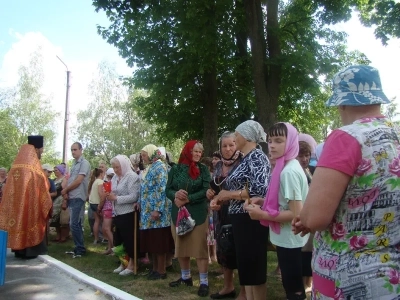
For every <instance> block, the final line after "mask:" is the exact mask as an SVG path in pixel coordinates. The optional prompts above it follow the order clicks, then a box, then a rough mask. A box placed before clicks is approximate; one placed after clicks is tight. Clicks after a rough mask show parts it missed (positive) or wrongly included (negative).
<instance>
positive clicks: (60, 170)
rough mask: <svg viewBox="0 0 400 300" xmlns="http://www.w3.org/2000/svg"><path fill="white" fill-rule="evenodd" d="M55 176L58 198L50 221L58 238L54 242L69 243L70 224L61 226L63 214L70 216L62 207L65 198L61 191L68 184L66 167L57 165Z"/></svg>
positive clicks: (54, 200)
mask: <svg viewBox="0 0 400 300" xmlns="http://www.w3.org/2000/svg"><path fill="white" fill-rule="evenodd" d="M54 175H55V176H56V179H55V180H54V184H55V186H56V193H57V195H56V197H54V199H53V215H52V217H51V219H50V226H51V227H55V228H56V232H57V237H56V238H55V239H53V242H59V243H64V242H66V241H67V238H68V236H69V224H61V223H60V216H61V213H63V214H64V213H66V214H69V211H68V209H67V210H65V211H64V212H62V209H61V205H62V202H63V197H62V195H61V191H62V189H63V182H64V185H65V184H66V178H65V167H64V165H61V164H60V165H57V166H55V167H54Z"/></svg>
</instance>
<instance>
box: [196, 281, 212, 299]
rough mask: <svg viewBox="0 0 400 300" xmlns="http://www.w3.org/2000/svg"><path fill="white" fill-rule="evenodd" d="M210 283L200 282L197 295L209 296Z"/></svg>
mask: <svg viewBox="0 0 400 300" xmlns="http://www.w3.org/2000/svg"><path fill="white" fill-rule="evenodd" d="M208 291H209V288H208V285H206V284H200V287H199V290H198V291H197V295H199V296H200V297H207V296H208Z"/></svg>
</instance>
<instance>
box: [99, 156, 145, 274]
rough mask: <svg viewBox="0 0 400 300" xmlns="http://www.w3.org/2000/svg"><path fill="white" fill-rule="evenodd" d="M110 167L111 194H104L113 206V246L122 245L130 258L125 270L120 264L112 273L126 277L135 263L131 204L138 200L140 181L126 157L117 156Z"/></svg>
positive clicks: (133, 220) (132, 208)
mask: <svg viewBox="0 0 400 300" xmlns="http://www.w3.org/2000/svg"><path fill="white" fill-rule="evenodd" d="M111 165H112V167H113V169H114V173H115V175H114V177H113V178H112V179H111V193H106V196H107V200H109V201H111V203H112V206H113V222H114V224H115V233H114V245H115V246H118V245H121V244H123V246H124V248H125V252H126V254H127V255H128V256H129V258H130V259H129V263H128V266H127V267H126V268H125V267H124V265H123V264H121V265H120V266H119V267H118V268H117V269H115V270H114V273H118V274H119V275H122V276H126V275H130V274H133V268H134V267H135V263H136V262H135V261H134V255H133V254H134V241H133V229H134V226H135V225H134V224H135V218H134V206H133V204H134V203H136V202H137V201H138V198H139V190H140V180H139V176H138V175H137V174H136V173H135V172H133V171H132V169H131V161H130V160H129V158H128V157H127V156H125V155H117V156H116V157H114V158H113V159H111Z"/></svg>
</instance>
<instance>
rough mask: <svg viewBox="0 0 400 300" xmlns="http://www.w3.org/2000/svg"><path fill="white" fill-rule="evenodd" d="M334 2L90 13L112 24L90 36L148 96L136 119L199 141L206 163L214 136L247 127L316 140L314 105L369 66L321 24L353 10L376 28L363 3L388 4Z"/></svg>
mask: <svg viewBox="0 0 400 300" xmlns="http://www.w3.org/2000/svg"><path fill="white" fill-rule="evenodd" d="M336 2H337V1H336ZM336 2H335V1H322V0H316V1H311V0H291V1H279V0H269V1H261V0H254V1H243V0H235V1H232V0H218V1H215V0H193V1H184V0H176V1H169V0H165V1H154V0H141V1H122V0H112V1H111V0H94V1H93V4H94V6H95V7H96V10H97V11H99V10H104V11H105V12H106V14H107V16H108V18H109V20H110V21H111V25H110V26H109V27H108V28H105V27H101V26H98V32H99V34H100V35H101V36H102V37H103V38H104V39H106V40H107V41H108V42H109V43H110V44H113V45H115V46H116V47H117V48H118V49H119V52H120V55H121V56H122V57H123V58H125V59H126V61H127V63H128V65H129V66H131V67H135V68H136V71H135V72H134V74H133V76H132V77H131V78H127V81H128V83H129V84H130V85H131V86H133V87H135V88H138V89H145V90H147V91H148V94H147V95H144V96H141V97H138V98H137V102H136V103H137V106H136V107H137V108H138V112H139V114H140V115H142V116H143V117H144V118H145V119H146V120H147V121H148V122H150V123H151V124H155V125H157V132H158V134H159V136H160V138H162V139H164V140H171V139H176V138H183V139H187V138H198V139H201V138H202V139H203V140H204V144H205V148H206V152H207V153H208V154H210V153H211V152H212V151H214V150H215V148H216V141H217V136H218V133H221V132H222V131H224V130H226V129H229V130H233V129H234V128H235V127H236V126H237V125H238V124H239V123H240V122H243V121H245V120H247V119H251V118H252V119H255V120H257V121H259V122H260V123H261V124H262V125H263V126H264V127H265V128H267V127H269V126H270V125H271V124H273V123H274V122H276V121H278V120H287V121H290V122H293V123H294V124H295V125H297V126H298V127H299V129H301V130H303V129H304V130H308V131H310V129H312V128H314V131H315V133H319V136H321V132H324V128H325V129H326V128H327V127H328V126H329V124H330V122H331V120H329V118H326V117H321V116H329V110H328V109H326V108H325V107H324V106H323V102H324V100H325V99H326V96H327V93H326V80H329V79H330V78H331V77H332V75H333V74H334V73H335V72H337V71H338V70H339V68H341V67H342V66H344V65H347V64H350V63H367V64H368V63H369V61H368V59H367V58H366V57H365V56H364V55H363V54H362V53H358V52H349V51H348V50H347V48H346V35H345V34H344V33H343V32H336V31H334V30H332V29H330V28H329V27H328V26H327V25H328V24H332V23H335V22H339V21H342V20H346V19H348V18H349V16H350V13H351V11H352V10H353V9H355V8H357V9H359V10H360V12H361V13H362V16H363V20H365V22H367V19H368V18H369V20H370V22H375V23H377V21H376V20H375V21H373V15H376V13H377V10H374V9H372V10H370V9H369V8H367V6H366V4H365V3H366V2H368V3H371V2H374V3H375V4H376V5H378V2H381V3H383V2H393V1H362V0H359V1H355V0H353V1H351V0H348V1H345V2H346V5H344V6H345V7H344V8H343V7H342V6H341V5H342V2H340V4H336ZM338 3H339V2H338ZM368 7H370V6H368ZM396 7H397V6H396V5H394V6H393V14H394V15H396V14H395V12H396ZM368 16H370V17H368ZM378 27H379V26H378ZM391 28H394V27H393V26H392V27H391ZM382 30H383V29H382ZM384 32H385V34H386V35H385V36H389V35H390V34H392V33H395V31H394V32H389V31H387V30H386V31H384ZM316 124H317V125H318V126H315V125H316ZM325 131H326V130H325ZM309 133H310V132H309ZM321 138H323V137H322V136H321Z"/></svg>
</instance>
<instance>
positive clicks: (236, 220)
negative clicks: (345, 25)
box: [0, 65, 400, 300]
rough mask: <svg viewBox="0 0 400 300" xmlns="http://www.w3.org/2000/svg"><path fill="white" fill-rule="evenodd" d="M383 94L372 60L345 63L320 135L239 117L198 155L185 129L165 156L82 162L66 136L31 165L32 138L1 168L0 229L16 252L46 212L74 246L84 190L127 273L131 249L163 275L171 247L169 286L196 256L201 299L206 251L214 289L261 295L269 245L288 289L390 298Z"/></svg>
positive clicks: (392, 271)
mask: <svg viewBox="0 0 400 300" xmlns="http://www.w3.org/2000/svg"><path fill="white" fill-rule="evenodd" d="M387 103H389V100H388V99H387V97H386V96H385V94H384V93H383V91H382V87H381V83H380V78H379V74H378V71H377V70H376V69H374V68H372V67H369V66H363V65H357V66H351V67H348V68H346V69H344V70H343V71H341V72H339V73H338V74H337V75H336V76H335V78H334V81H333V95H332V97H330V98H329V100H328V101H327V105H328V106H337V107H338V111H339V114H340V116H341V119H342V123H343V127H341V128H339V129H336V130H333V131H332V133H331V134H330V135H329V136H328V138H327V139H326V141H325V142H324V143H321V144H317V143H316V141H315V140H314V139H313V137H311V136H310V135H308V134H305V133H299V132H298V131H297V129H296V128H295V127H294V126H293V125H292V124H290V123H288V122H278V123H276V124H274V125H273V126H272V127H271V128H269V129H268V130H266V131H265V130H264V128H263V127H262V126H261V125H260V124H259V123H258V122H256V121H254V120H248V121H245V122H243V123H241V124H239V125H238V126H237V127H236V129H235V130H234V131H232V132H224V133H223V134H222V135H221V137H220V139H219V143H218V150H217V151H215V152H214V153H213V155H212V157H209V158H205V157H202V156H203V153H204V148H203V145H202V144H201V142H199V141H197V140H190V141H188V142H187V143H186V144H185V146H184V147H183V149H182V151H181V154H180V157H179V160H178V162H177V163H173V162H172V159H171V155H170V154H169V153H168V152H165V148H162V147H161V148H160V147H157V146H155V145H153V144H148V145H145V146H144V147H143V148H142V150H141V151H140V153H136V154H133V155H131V156H130V157H129V158H128V157H127V156H125V155H117V156H116V157H114V158H113V159H111V161H110V164H111V168H107V164H106V163H104V162H102V163H101V164H100V165H99V166H98V167H97V168H94V169H93V170H91V166H90V164H89V162H88V161H87V160H86V159H85V158H84V157H83V148H82V145H81V144H80V143H78V142H77V143H74V144H73V145H72V146H71V151H72V155H73V158H74V160H73V164H72V166H71V168H69V170H67V167H66V165H65V164H60V165H57V166H55V167H54V168H51V166H49V165H43V166H41V165H40V157H41V153H42V152H43V138H42V137H40V136H30V137H29V139H28V144H27V145H24V146H22V148H21V150H20V153H19V154H18V156H17V158H16V159H15V162H14V164H13V166H12V168H11V169H10V171H9V173H8V176H7V170H6V169H4V168H0V185H1V189H0V191H1V192H2V194H0V229H3V230H7V231H8V232H9V235H10V239H9V247H11V248H12V249H13V251H14V252H15V255H16V256H18V257H27V258H29V257H35V256H37V255H39V254H43V253H45V252H46V251H47V249H46V248H47V247H46V243H45V239H46V234H45V233H46V227H47V225H48V224H50V226H52V227H55V228H56V232H57V235H56V238H55V241H57V242H60V243H62V242H64V241H65V240H66V239H67V238H68V236H69V231H71V235H72V238H73V242H74V245H75V248H74V249H73V251H71V252H68V253H70V254H71V255H72V256H73V257H74V258H79V257H81V256H82V255H85V254H86V248H85V245H84V240H83V233H82V211H83V209H84V205H85V201H88V202H89V210H90V213H91V214H90V215H91V217H90V219H92V220H93V221H92V223H91V227H92V231H93V238H94V243H95V244H96V243H99V242H100V241H101V240H102V239H103V240H104V241H106V243H107V249H106V251H105V252H104V254H106V255H109V254H112V253H113V249H115V248H114V247H115V246H118V245H123V247H124V250H125V252H126V254H127V257H128V258H127V260H128V261H127V263H126V264H124V263H121V265H120V266H119V267H118V268H116V269H115V270H114V271H113V272H114V273H117V274H119V275H121V276H129V275H131V274H133V273H134V270H135V268H136V266H137V263H138V262H137V257H136V255H135V253H137V252H139V256H141V257H146V258H149V259H150V261H151V263H152V270H151V271H150V272H149V274H148V275H147V278H148V279H149V280H165V279H166V278H167V267H168V266H169V265H170V264H171V259H172V257H173V256H175V257H176V258H177V259H178V262H179V266H180V277H179V278H176V279H175V280H174V281H171V282H169V286H170V287H171V288H175V287H178V286H181V285H185V286H193V278H192V275H191V268H190V259H191V258H195V259H196V263H197V269H198V272H199V288H198V295H199V296H200V297H206V296H208V295H209V293H210V288H209V282H208V268H209V263H211V262H212V261H213V260H217V262H218V264H220V265H221V268H222V271H223V282H224V284H223V287H222V289H220V290H219V291H215V292H214V293H212V294H211V295H210V297H211V298H212V299H225V298H236V299H239V300H244V299H248V300H253V299H254V300H264V299H267V298H268V291H267V286H266V280H267V274H269V273H267V249H268V247H269V245H271V244H272V247H273V248H274V249H275V251H276V253H277V258H278V268H277V270H275V272H276V273H279V274H280V276H281V279H282V286H283V289H284V291H285V294H286V299H290V300H296V299H306V294H307V293H310V292H311V293H312V299H370V300H373V299H399V298H398V294H399V293H400V234H399V233H400V213H399V212H400V196H399V195H400V193H399V189H400V184H399V181H400V179H399V177H400V143H399V131H398V130H397V129H396V126H394V125H393V123H392V122H390V121H389V120H388V119H387V118H386V117H385V116H384V115H382V114H381V111H380V108H381V104H387ZM263 143H264V144H265V143H267V144H268V149H267V151H265V149H264V150H263V147H261V146H260V145H261V144H263ZM209 150H215V149H209ZM26 165H29V166H30V167H29V168H26V167H24V166H26ZM53 171H54V176H55V180H54V182H53V181H52V180H50V179H49V178H48V177H49V175H50V174H51V173H52V172H53ZM105 182H107V184H105ZM21 200H22V201H21ZM21 203H22V204H21ZM27 228H31V230H26V229H27ZM134 228H138V229H139V231H138V234H137V237H136V239H135V234H134ZM234 270H237V272H238V277H239V284H240V291H236V290H235V286H234V280H233V279H234Z"/></svg>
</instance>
